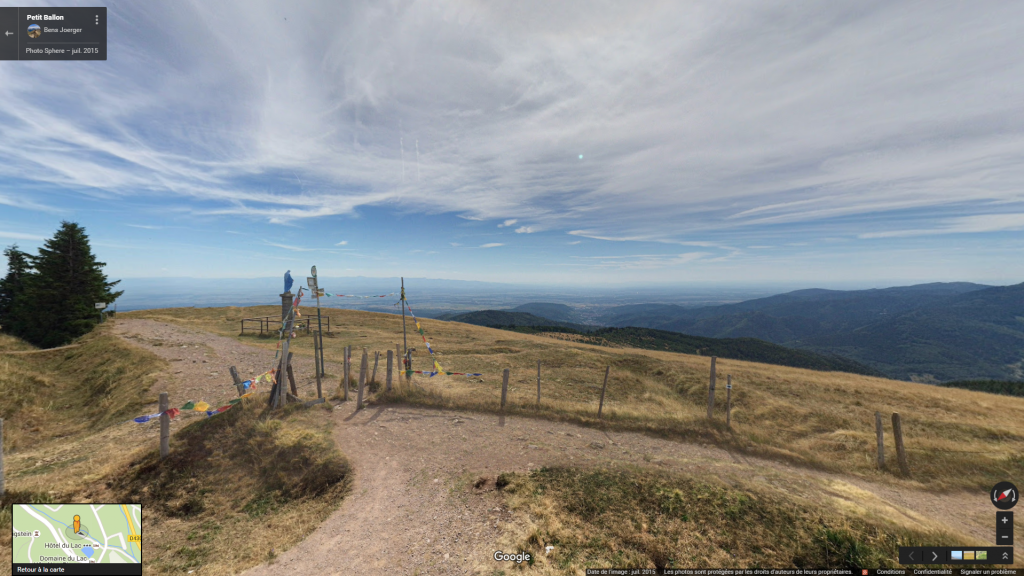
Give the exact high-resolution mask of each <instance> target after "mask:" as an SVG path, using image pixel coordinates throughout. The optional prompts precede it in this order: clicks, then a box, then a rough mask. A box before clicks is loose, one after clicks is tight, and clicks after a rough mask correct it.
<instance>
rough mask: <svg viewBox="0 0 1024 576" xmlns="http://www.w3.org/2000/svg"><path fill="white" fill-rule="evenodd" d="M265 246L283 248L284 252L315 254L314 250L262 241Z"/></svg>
mask: <svg viewBox="0 0 1024 576" xmlns="http://www.w3.org/2000/svg"><path fill="white" fill-rule="evenodd" d="M263 243H264V244H266V245H267V246H273V247H275V248H284V249H285V250H291V251H292V252H316V251H317V249H316V248H303V247H301V246H290V245H288V244H278V243H276V242H267V241H264V242H263Z"/></svg>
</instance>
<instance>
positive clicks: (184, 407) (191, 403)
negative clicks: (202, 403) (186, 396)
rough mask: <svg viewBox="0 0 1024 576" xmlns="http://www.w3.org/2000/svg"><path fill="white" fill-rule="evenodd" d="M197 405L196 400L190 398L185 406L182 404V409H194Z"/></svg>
mask: <svg viewBox="0 0 1024 576" xmlns="http://www.w3.org/2000/svg"><path fill="white" fill-rule="evenodd" d="M195 407H196V404H195V402H193V401H191V400H189V401H188V402H186V403H185V405H184V406H182V407H181V409H182V410H192V409H194V408H195Z"/></svg>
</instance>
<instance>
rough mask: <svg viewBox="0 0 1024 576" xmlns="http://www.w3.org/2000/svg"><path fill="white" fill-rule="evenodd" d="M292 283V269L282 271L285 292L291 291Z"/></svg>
mask: <svg viewBox="0 0 1024 576" xmlns="http://www.w3.org/2000/svg"><path fill="white" fill-rule="evenodd" d="M294 283H295V281H294V280H292V271H291V270H289V271H287V272H285V273H284V291H285V292H291V291H292V284H294Z"/></svg>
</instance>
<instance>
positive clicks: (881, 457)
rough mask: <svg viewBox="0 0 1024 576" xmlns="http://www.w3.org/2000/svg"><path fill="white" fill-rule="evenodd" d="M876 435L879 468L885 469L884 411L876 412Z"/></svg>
mask: <svg viewBox="0 0 1024 576" xmlns="http://www.w3.org/2000/svg"><path fill="white" fill-rule="evenodd" d="M875 435H876V436H877V437H878V469H879V470H884V469H885V441H884V440H885V439H884V436H885V434H884V432H883V431H882V413H881V412H875Z"/></svg>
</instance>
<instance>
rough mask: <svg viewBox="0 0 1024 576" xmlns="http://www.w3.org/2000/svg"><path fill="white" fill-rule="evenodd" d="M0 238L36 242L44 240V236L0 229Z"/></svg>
mask: <svg viewBox="0 0 1024 576" xmlns="http://www.w3.org/2000/svg"><path fill="white" fill-rule="evenodd" d="M0 238H10V239H12V240H36V241H38V242H42V241H43V240H46V238H45V237H43V236H39V235H37V234H25V233H23V232H11V231H9V230H0Z"/></svg>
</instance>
